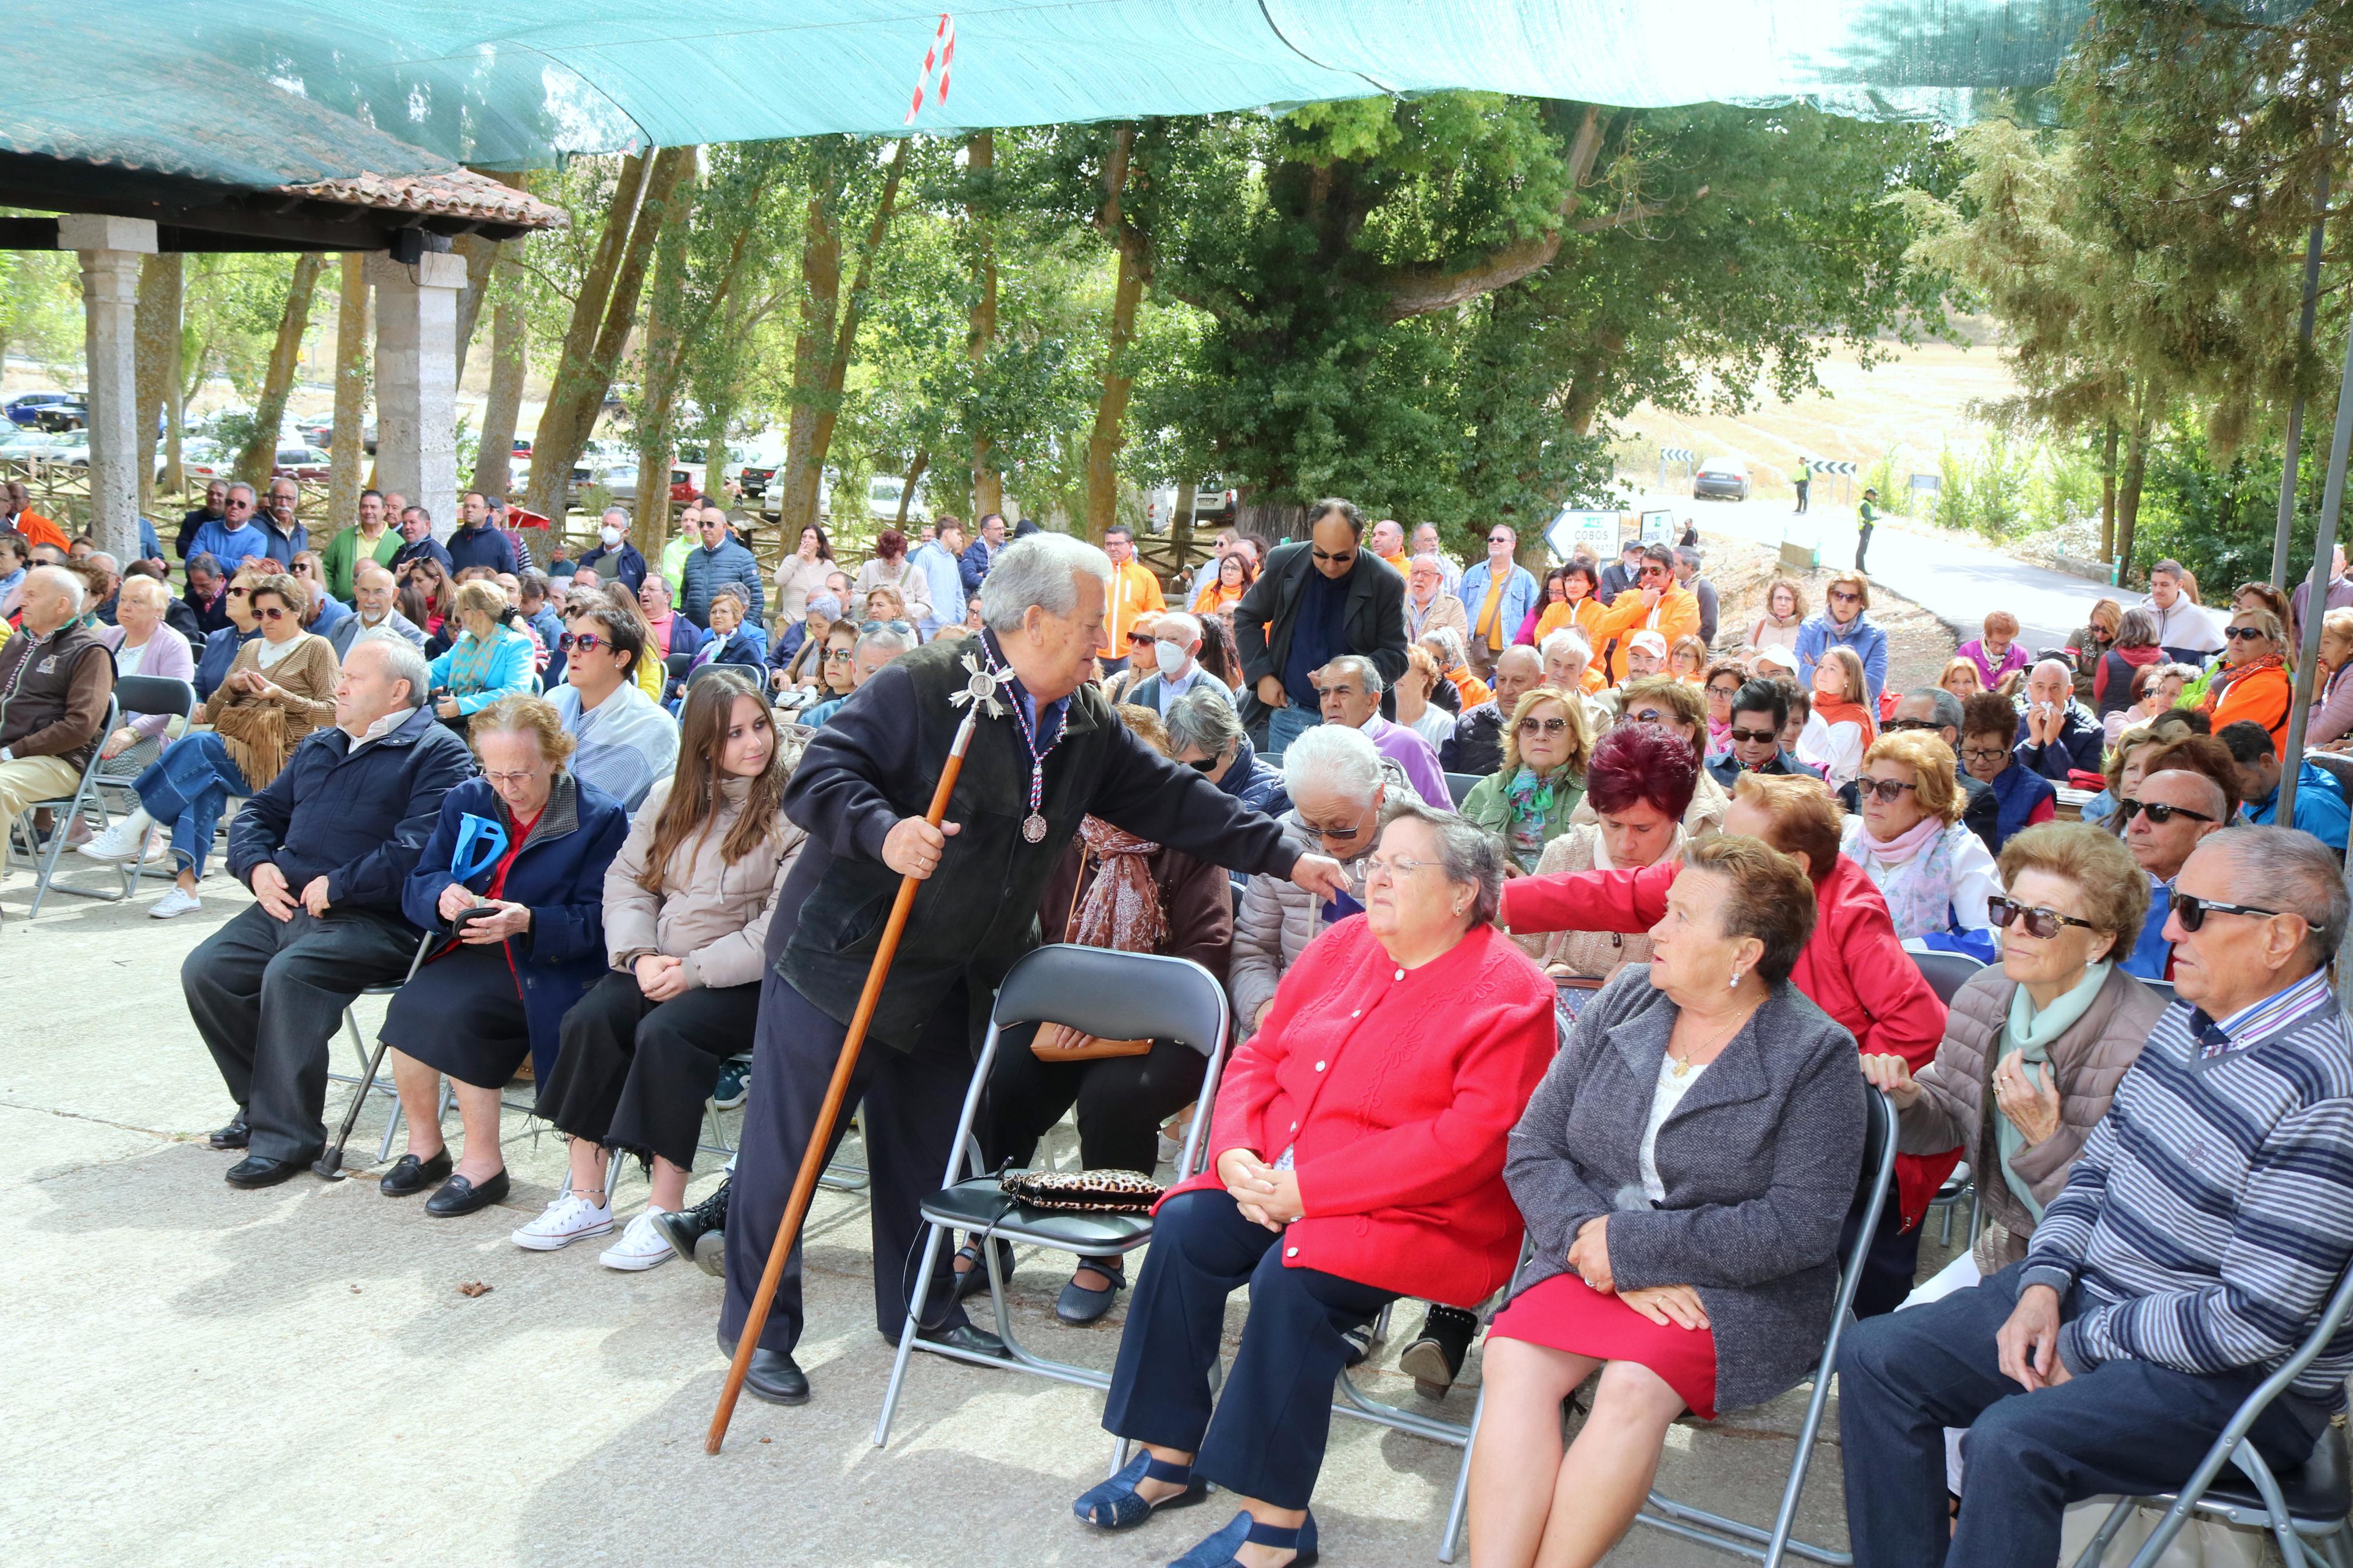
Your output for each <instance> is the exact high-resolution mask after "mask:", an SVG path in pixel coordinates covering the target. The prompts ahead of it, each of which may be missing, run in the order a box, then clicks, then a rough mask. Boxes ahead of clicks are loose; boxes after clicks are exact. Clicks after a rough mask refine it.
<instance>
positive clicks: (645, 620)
mask: <svg viewBox="0 0 2353 1568" xmlns="http://www.w3.org/2000/svg"><path fill="white" fill-rule="evenodd" d="M592 591H593V592H596V593H600V594H602V595H605V599H606V602H607V603H608V604H610V605H612V606H613V607H614V608H615V609H617V610H618V611H620V612H621V613H622V614H623V615H625V616H628V617H629V619H631V620H633V621H635V622H636V623H637V625H638V636H639V637H643V638H644V639H645V644H646V651H645V653H644V655H643V656H642V657H640V658H638V668H637V681H638V690H640V691H642V692H644V693H645V694H646V695H647V696H648V697H650V698H652V699H653V700H654V701H655V702H656V703H659V702H660V701H661V700H662V692H663V690H664V689H665V688H666V687H667V686H668V684H669V680H670V665H669V659H670V655H671V654H672V653H673V652H679V653H692V652H693V651H694V650H695V648H696V647H698V646H700V643H699V639H700V638H701V637H702V634H701V633H700V632H698V631H696V630H695V626H694V623H693V622H692V621H690V620H688V619H687V618H686V617H685V616H681V615H679V614H677V613H676V612H675V611H672V610H671V609H670V608H669V605H670V579H668V578H667V577H664V576H663V575H662V574H660V573H659V572H649V573H647V574H646V580H645V582H644V583H643V584H639V585H638V587H637V588H635V589H632V588H631V587H630V586H629V585H628V584H627V583H624V582H622V581H620V580H619V579H618V578H616V579H614V580H613V581H612V582H610V583H607V584H605V585H604V586H603V587H602V588H599V589H595V590H592ZM649 595H650V596H651V597H652V598H653V600H654V602H655V603H656V604H659V605H662V606H663V610H662V625H661V628H660V629H661V631H662V632H663V633H665V634H666V635H667V637H668V639H669V640H668V641H665V640H664V637H661V636H657V635H656V629H655V626H654V623H653V618H652V617H651V616H648V615H647V614H646V606H645V599H646V598H647V597H648V596H649Z"/></svg>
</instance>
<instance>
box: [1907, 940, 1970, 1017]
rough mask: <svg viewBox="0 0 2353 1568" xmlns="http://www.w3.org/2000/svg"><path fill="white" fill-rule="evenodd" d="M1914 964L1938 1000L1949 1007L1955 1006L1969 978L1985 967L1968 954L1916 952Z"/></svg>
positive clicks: (1913, 959)
mask: <svg viewBox="0 0 2353 1568" xmlns="http://www.w3.org/2000/svg"><path fill="white" fill-rule="evenodd" d="M1912 962H1913V963H1915V964H1917V965H1919V968H1920V973H1921V974H1922V975H1923V976H1925V977H1926V980H1927V982H1928V989H1929V990H1931V991H1934V992H1935V993H1936V1000H1937V1001H1939V1002H1942V1003H1943V1004H1944V1005H1946V1006H1947V1007H1949V1006H1951V1005H1953V998H1954V997H1955V996H1956V995H1957V994H1959V993H1960V989H1961V987H1962V986H1964V985H1967V984H1968V983H1969V976H1971V975H1972V974H1975V973H1977V972H1978V971H1979V970H1980V969H1983V968H1984V967H1985V965H1984V964H1982V963H1978V961H1977V960H1976V959H1974V958H1971V957H1970V956H1969V955H1968V953H1966V952H1915V953H1914V954H1913V955H1912Z"/></svg>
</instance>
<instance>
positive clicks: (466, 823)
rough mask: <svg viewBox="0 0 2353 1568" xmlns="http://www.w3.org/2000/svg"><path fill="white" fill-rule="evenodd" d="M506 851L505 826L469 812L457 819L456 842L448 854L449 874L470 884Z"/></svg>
mask: <svg viewBox="0 0 2353 1568" xmlns="http://www.w3.org/2000/svg"><path fill="white" fill-rule="evenodd" d="M506 852H507V829H506V824H504V823H502V822H496V821H493V820H491V818H489V817H487V816H474V815H473V814H472V813H471V812H469V813H467V814H466V815H465V816H462V817H460V818H459V819H458V842H457V844H456V845H455V846H454V847H451V849H450V851H449V874H450V876H452V877H454V878H456V879H458V880H459V881H460V882H470V881H472V880H473V879H475V878H477V877H479V876H480V875H481V874H482V873H483V872H485V871H487V870H489V869H490V868H491V867H493V866H495V865H497V864H498V863H499V859H500V858H501V856H503V855H505V854H506Z"/></svg>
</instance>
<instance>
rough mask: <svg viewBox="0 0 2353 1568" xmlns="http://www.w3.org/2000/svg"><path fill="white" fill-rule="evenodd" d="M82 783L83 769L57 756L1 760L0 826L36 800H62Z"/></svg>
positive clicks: (6, 823)
mask: <svg viewBox="0 0 2353 1568" xmlns="http://www.w3.org/2000/svg"><path fill="white" fill-rule="evenodd" d="M79 783H81V770H80V769H79V768H78V767H75V766H74V765H73V764H72V763H69V762H66V761H64V760H63V759H61V758H58V757H19V758H17V759H16V761H15V762H13V763H0V828H5V826H7V825H8V824H9V823H12V822H14V821H16V814H17V813H18V812H20V811H22V810H24V809H25V808H26V806H28V805H32V804H33V802H35V801H37V800H60V799H63V798H64V797H65V796H67V795H71V794H73V792H74V786H75V785H76V784H79Z"/></svg>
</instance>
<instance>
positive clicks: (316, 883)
mask: <svg viewBox="0 0 2353 1568" xmlns="http://www.w3.org/2000/svg"><path fill="white" fill-rule="evenodd" d="M302 907H303V908H304V909H306V910H310V911H311V918H312V919H313V920H315V919H317V918H318V917H319V916H321V915H323V914H325V913H326V912H327V879H326V878H325V877H323V876H319V877H313V878H311V880H310V883H309V885H308V886H306V887H304V888H303V889H302Z"/></svg>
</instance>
